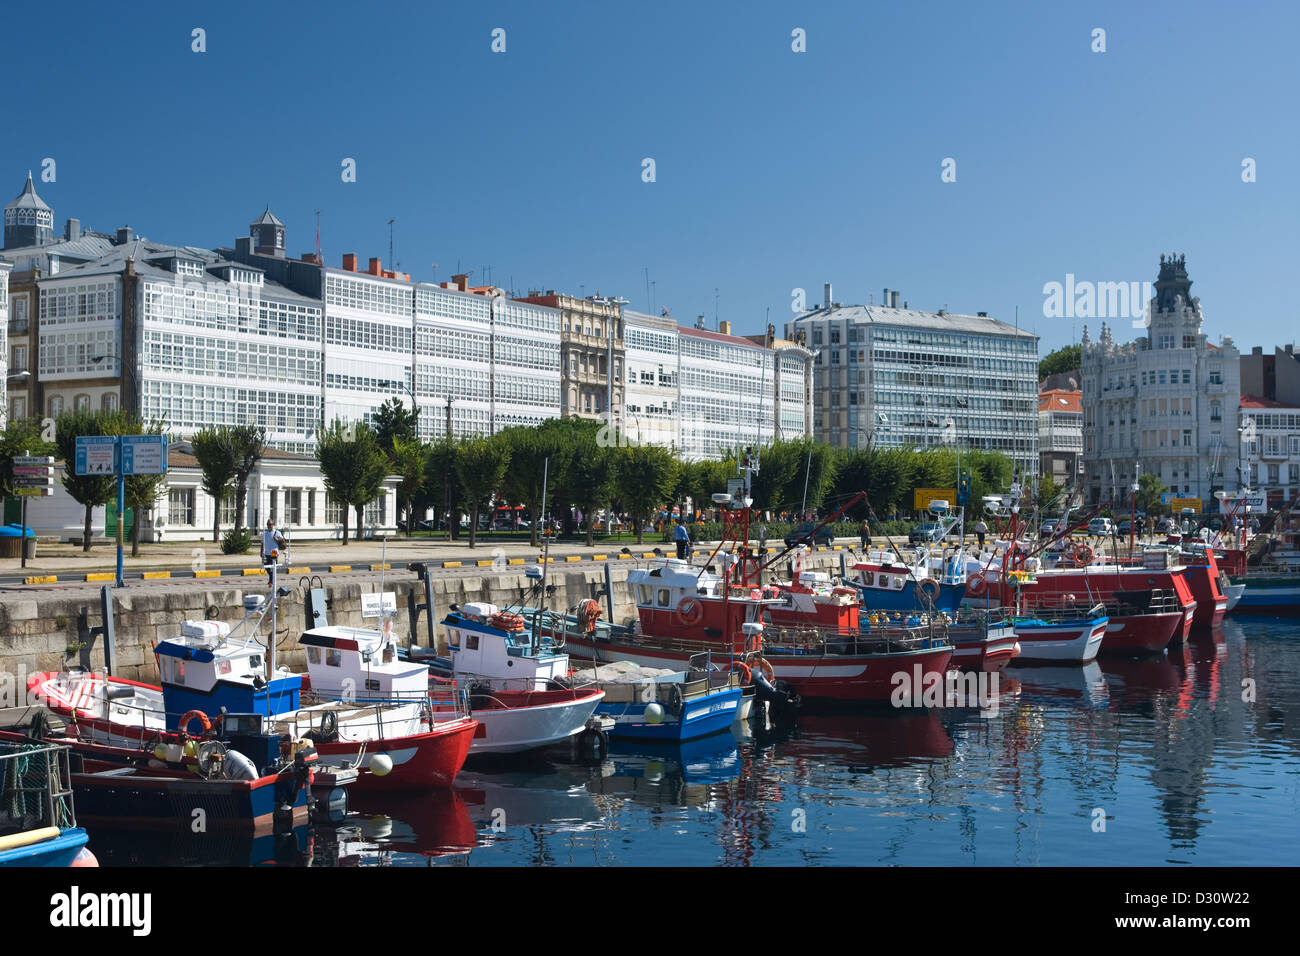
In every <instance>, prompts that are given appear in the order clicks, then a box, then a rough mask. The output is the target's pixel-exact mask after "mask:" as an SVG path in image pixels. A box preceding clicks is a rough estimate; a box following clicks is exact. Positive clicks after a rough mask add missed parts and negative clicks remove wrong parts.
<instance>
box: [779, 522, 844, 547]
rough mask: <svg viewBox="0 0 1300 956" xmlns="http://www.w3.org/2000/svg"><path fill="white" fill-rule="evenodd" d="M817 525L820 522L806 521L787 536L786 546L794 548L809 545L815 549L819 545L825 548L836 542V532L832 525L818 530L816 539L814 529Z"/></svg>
mask: <svg viewBox="0 0 1300 956" xmlns="http://www.w3.org/2000/svg"><path fill="white" fill-rule="evenodd" d="M817 525H818V522H816V521H805V522H804V523H803V524H801V525H799V527H797V528H795V529H794V531H792V532H790V533H789V534H788V535H786V536H785V546H786V547H787V548H793V547H794V546H795V545H797V544H807V545H811V546H814V547H815V546H818V545H821V546H823V547H825V546H827V545H829V544H830V543H831V542H832V541H834V540H835V532H834V531H833V530H831V527H830V525H827V526H826V527H824V528H821V529H820V530H818V531H817V534H816V537H815V538H814V536H813V529H814V528H816V527H817Z"/></svg>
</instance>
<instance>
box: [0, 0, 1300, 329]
mask: <svg viewBox="0 0 1300 956" xmlns="http://www.w3.org/2000/svg"><path fill="white" fill-rule="evenodd" d="M80 7H82V9H77V5H73V6H71V7H69V8H67V11H66V12H61V13H59V14H57V15H51V14H50V13H49V12H48V11H49V9H50V8H48V7H41V6H40V5H37V4H23V5H21V6H14V7H11V8H9V9H7V10H6V15H7V16H6V20H7V24H6V25H7V28H8V31H7V32H8V33H9V35H10V37H11V38H13V37H21V36H24V35H26V36H30V37H32V38H33V39H32V41H31V42H24V43H10V44H7V50H8V57H7V61H6V64H5V69H6V72H7V73H8V76H9V78H10V83H9V88H10V90H11V91H12V93H11V98H10V100H9V103H8V113H9V117H8V118H9V123H8V130H9V134H10V135H8V136H7V137H6V142H5V145H4V147H3V151H0V155H2V156H3V157H4V162H3V164H0V173H3V175H4V176H7V177H8V181H9V183H10V185H9V186H6V187H4V188H5V189H7V190H8V191H9V193H12V194H16V193H17V192H18V190H19V188H20V187H21V185H22V179H23V177H24V176H25V174H26V172H27V169H28V168H29V167H30V168H32V169H33V170H34V171H36V172H37V174H38V175H39V172H40V169H41V164H42V160H43V159H44V158H45V157H51V158H54V159H55V160H56V162H57V167H56V174H57V179H56V181H55V182H53V183H38V190H39V192H40V193H41V195H42V196H43V197H44V198H45V199H46V201H47V202H49V203H50V204H51V205H52V206H53V207H54V209H55V215H56V217H57V220H58V225H59V228H61V227H62V222H63V220H64V219H65V218H66V217H68V216H77V217H79V218H81V219H82V221H83V224H85V225H87V226H89V227H92V228H95V229H98V230H101V231H108V230H111V229H113V228H115V227H117V226H120V225H123V224H126V223H129V224H130V225H131V226H132V227H134V228H135V229H136V230H137V231H138V232H141V233H143V234H144V235H146V236H148V237H149V238H151V239H156V240H159V241H164V242H176V243H189V244H194V245H203V246H209V247H212V246H216V245H231V244H233V241H234V239H235V237H236V236H238V235H245V234H247V224H248V223H249V222H250V221H252V219H253V218H255V217H256V216H257V215H258V214H259V213H260V212H261V211H262V209H263V207H264V206H265V204H266V203H268V202H269V203H270V204H271V208H272V210H273V211H274V212H275V213H276V214H277V215H279V217H280V218H281V219H283V220H284V221H285V222H286V224H287V226H288V237H289V238H288V242H289V252H290V254H292V255H299V254H301V253H303V252H308V251H310V250H311V249H312V247H313V229H314V210H316V209H320V210H322V217H321V231H322V239H321V244H322V248H323V250H324V252H325V254H326V259H327V261H328V263H329V264H331V265H337V264H338V262H339V257H340V256H341V255H342V254H343V253H345V252H356V253H357V254H358V255H359V256H360V257H361V258H362V261H363V262H364V261H365V259H367V258H368V257H370V256H383V257H384V258H385V261H386V262H387V257H388V225H387V223H388V220H389V219H390V218H391V219H395V220H396V224H395V227H394V229H395V247H396V259H397V261H398V263H399V264H400V267H401V268H402V269H403V270H405V271H409V272H411V273H412V274H413V276H414V277H415V278H417V279H425V280H428V279H433V278H435V274H434V272H433V269H432V264H433V263H437V264H438V268H437V273H436V278H437V279H439V280H444V279H446V278H448V277H449V276H450V275H451V273H452V272H454V271H456V267H457V265H458V264H459V265H460V266H461V267H462V268H463V269H466V270H468V269H472V270H474V271H473V276H472V281H473V282H474V283H476V284H477V283H479V282H485V281H486V280H487V278H488V276H487V275H486V270H487V268H488V267H490V268H491V279H492V281H493V282H494V283H496V284H498V285H502V286H506V287H508V288H513V289H514V290H516V291H517V292H518V293H520V294H522V293H524V292H526V291H527V290H528V289H533V288H540V289H559V290H561V291H567V292H571V293H574V294H587V295H590V294H592V293H594V292H595V291H597V290H599V291H601V292H602V293H603V294H606V295H621V296H624V297H626V298H627V299H629V300H631V307H632V308H636V309H640V310H646V309H647V307H648V305H649V304H650V303H649V302H648V300H647V293H646V274H645V271H644V270H646V269H648V270H649V278H650V279H651V280H653V282H654V287H653V291H652V296H653V300H654V307H655V311H658V309H659V308H660V307H665V306H666V307H668V308H669V309H670V310H671V312H672V314H673V315H674V316H676V317H677V318H678V319H679V321H683V322H687V321H689V320H691V319H693V318H694V316H695V315H697V314H699V313H704V314H705V315H706V316H707V317H708V319H709V320H710V322H712V320H713V317H714V314H715V301H716V303H717V305H716V309H717V314H718V316H719V317H720V318H722V319H729V320H731V321H732V322H733V325H734V327H735V329H736V330H737V331H739V332H744V333H750V332H759V331H761V330H762V328H763V325H764V321H765V317H766V315H767V310H768V309H769V308H770V310H771V317H772V321H773V322H774V323H775V324H776V325H777V327H778V329H780V328H782V327H783V325H784V323H785V321H786V320H787V319H788V318H789V317H790V315H791V307H790V306H791V295H792V290H793V289H795V288H803V289H805V290H806V291H807V295H808V298H809V300H810V301H819V300H820V298H821V295H822V291H821V290H822V283H823V282H825V281H831V282H833V283H834V288H835V298H836V299H837V300H839V301H843V302H845V303H850V302H852V303H858V302H861V303H865V302H867V301H868V300H869V298H870V297H871V296H873V295H874V297H875V301H876V302H879V301H880V290H881V288H882V287H886V286H887V287H889V288H891V289H894V288H896V289H899V290H901V293H902V297H903V298H904V299H906V300H908V302H909V303H910V304H911V305H912V306H914V307H920V308H927V309H939V308H943V307H945V306H946V307H947V308H948V309H950V310H952V311H961V312H969V313H974V312H976V311H987V312H989V313H990V314H991V315H994V316H996V317H998V318H1001V319H1004V320H1006V321H1014V320H1015V314H1016V308H1017V307H1019V311H1020V322H1021V324H1022V326H1024V327H1027V328H1030V329H1034V330H1036V331H1037V332H1038V334H1039V335H1040V336H1041V337H1042V347H1041V351H1042V352H1043V353H1044V354H1045V353H1046V352H1047V351H1048V350H1050V349H1051V348H1054V347H1056V346H1059V345H1062V344H1065V343H1067V342H1069V341H1071V340H1072V338H1073V339H1075V340H1077V336H1078V335H1079V333H1080V332H1081V329H1082V325H1083V324H1084V322H1085V321H1088V320H1083V319H1076V320H1073V321H1072V320H1070V319H1068V318H1067V319H1047V318H1044V316H1043V302H1044V295H1043V291H1042V290H1043V285H1044V283H1047V282H1052V281H1058V282H1063V281H1064V279H1065V276H1066V274H1067V273H1073V274H1074V275H1075V277H1076V280H1090V281H1094V282H1103V281H1106V282H1121V281H1122V282H1132V281H1143V280H1146V281H1151V280H1154V279H1155V274H1156V271H1157V267H1158V262H1159V256H1160V254H1161V253H1162V252H1170V251H1175V250H1176V251H1179V252H1184V253H1186V255H1187V266H1188V270H1189V273H1190V274H1191V278H1192V280H1193V282H1194V286H1193V292H1194V293H1195V294H1198V295H1200V296H1201V300H1202V306H1203V308H1204V310H1205V314H1206V329H1205V330H1206V332H1207V333H1208V334H1209V335H1210V336H1211V339H1212V341H1218V339H1219V337H1220V336H1221V335H1223V334H1225V333H1227V334H1232V335H1233V336H1234V340H1235V341H1236V343H1237V345H1238V346H1239V347H1241V348H1243V349H1248V348H1249V346H1251V345H1265V346H1267V347H1270V348H1271V346H1272V345H1273V344H1275V343H1278V342H1282V341H1290V340H1292V339H1294V338H1295V337H1296V336H1297V331H1296V330H1297V328H1300V311H1298V307H1297V304H1296V302H1295V300H1294V297H1293V296H1292V294H1291V291H1292V290H1291V285H1292V281H1291V280H1287V279H1285V277H1286V276H1288V275H1294V274H1295V272H1296V263H1297V262H1298V261H1300V248H1298V247H1300V241H1298V239H1297V228H1298V226H1297V223H1298V221H1300V220H1298V219H1297V213H1298V212H1300V202H1298V200H1300V189H1298V188H1297V184H1296V183H1297V175H1300V174H1298V173H1297V171H1296V169H1295V161H1296V157H1297V156H1298V155H1300V133H1298V132H1297V127H1298V123H1297V110H1296V106H1295V96H1296V91H1297V89H1298V88H1300V84H1298V83H1297V79H1298V78H1300V77H1298V74H1300V66H1297V62H1298V59H1300V58H1297V56H1296V53H1295V45H1296V39H1297V37H1298V36H1300V5H1298V4H1295V3H1284V2H1278V3H1258V4H1250V5H1248V6H1244V7H1242V6H1236V5H1229V4H1212V3H1197V2H1191V3H1163V2H1158V3H1088V4H1081V3H1023V4H999V3H991V4H973V3H953V4H947V3H927V4H889V5H886V4H864V3H852V2H850V3H814V4H804V3H769V2H762V0H753V2H744V3H717V4H701V3H693V4H692V3H655V4H631V3H557V4H543V3H519V4H491V3H484V4H449V3H432V2H429V0H424V2H417V3H382V2H378V3H372V4H362V3H350V4H346V5H344V4H338V3H331V2H323V3H317V4H311V5H306V6H304V5H301V4H289V3H281V2H262V3H242V2H239V3H226V4H197V3H174V2H168V3H131V4H126V5H104V4H81V5H80ZM195 27H201V28H203V29H204V30H205V31H206V45H207V51H206V52H204V53H195V52H192V50H191V43H192V41H191V30H192V29H193V28H195ZM497 27H500V28H503V29H505V31H506V34H505V40H506V51H505V52H504V53H493V52H492V50H491V44H492V35H491V34H492V31H493V29H494V28H497ZM1097 27H1100V28H1103V29H1104V30H1105V31H1106V52H1104V53H1094V52H1092V50H1091V45H1092V31H1093V29H1094V28H1097ZM795 28H801V29H803V30H805V31H806V37H807V40H806V45H807V52H804V53H795V52H793V51H792V50H791V44H792V42H793V41H792V38H791V31H792V30H794V29H795ZM345 157H351V158H353V159H355V160H356V163H357V181H356V182H355V183H344V182H343V181H342V179H341V176H340V171H341V166H340V164H341V162H342V161H343V159H344V158H345ZM647 157H650V158H653V159H654V161H655V174H656V181H655V182H653V183H646V182H643V181H642V160H643V159H644V158H647ZM1246 157H1250V158H1252V159H1254V160H1255V162H1256V175H1257V181H1256V182H1253V183H1243V182H1242V168H1241V164H1242V161H1243V159H1244V158H1246ZM945 158H952V159H954V160H955V161H956V173H957V178H956V181H955V182H950V183H945V182H942V181H941V177H940V173H941V162H942V161H943V160H944V159H945ZM4 198H5V199H6V200H7V198H8V194H6V195H5V197H4ZM715 289H716V290H717V291H716V292H715ZM715 297H716V299H715ZM1089 324H1090V325H1091V327H1092V330H1093V333H1094V335H1095V334H1096V331H1097V327H1098V325H1099V321H1098V320H1096V319H1093V320H1091V321H1090V323H1089ZM1116 324H1118V325H1120V326H1127V324H1128V323H1127V322H1124V321H1120V322H1118V323H1116ZM1129 331H1130V330H1128V329H1127V328H1125V329H1124V331H1123V332H1122V334H1121V336H1120V337H1121V339H1124V340H1126V339H1127V338H1128V337H1130V336H1129Z"/></svg>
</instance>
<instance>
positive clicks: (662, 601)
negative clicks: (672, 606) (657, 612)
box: [659, 588, 668, 607]
mask: <svg viewBox="0 0 1300 956" xmlns="http://www.w3.org/2000/svg"><path fill="white" fill-rule="evenodd" d="M659 606H660V607H667V606H668V589H667V588H660V589H659Z"/></svg>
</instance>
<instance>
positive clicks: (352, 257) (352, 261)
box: [343, 252, 357, 272]
mask: <svg viewBox="0 0 1300 956" xmlns="http://www.w3.org/2000/svg"><path fill="white" fill-rule="evenodd" d="M343 268H344V269H346V270H347V271H348V272H356V271H357V254H356V253H355V252H345V253H343Z"/></svg>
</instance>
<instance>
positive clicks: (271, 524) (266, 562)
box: [262, 518, 284, 588]
mask: <svg viewBox="0 0 1300 956" xmlns="http://www.w3.org/2000/svg"><path fill="white" fill-rule="evenodd" d="M283 545H284V535H282V534H280V532H278V531H276V530H275V520H274V519H272V518H268V519H267V520H266V530H265V531H263V532H262V567H264V568H266V586H267V587H268V588H269V587H270V586H271V564H272V563H274V562H276V561H279V555H278V554H277V555H276V556H275V557H271V555H272V553H273V552H277V551H279V550H280V548H281V547H283Z"/></svg>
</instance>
